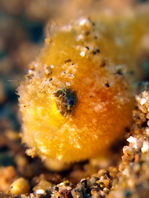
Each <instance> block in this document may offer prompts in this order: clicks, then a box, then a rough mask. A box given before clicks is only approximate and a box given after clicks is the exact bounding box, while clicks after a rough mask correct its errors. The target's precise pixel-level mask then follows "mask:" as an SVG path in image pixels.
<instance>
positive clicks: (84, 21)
mask: <svg viewBox="0 0 149 198" xmlns="http://www.w3.org/2000/svg"><path fill="white" fill-rule="evenodd" d="M147 35H149V28H148V21H147V20H146V18H145V17H144V16H143V15H139V14H134V15H130V16H127V15H123V14H121V15H114V16H109V15H102V14H101V15H100V14H99V15H96V16H92V15H91V16H90V17H82V18H80V19H79V20H76V21H74V22H72V23H71V24H68V25H63V26H61V27H58V28H55V31H53V33H52V35H50V36H49V37H48V38H46V39H45V46H44V48H43V50H42V51H41V53H40V55H39V56H38V57H37V59H36V60H35V61H33V62H32V63H31V64H30V66H29V70H28V74H27V76H26V79H25V80H24V81H23V82H21V84H20V86H19V88H18V94H19V96H20V97H19V104H20V110H21V114H22V122H23V127H22V128H23V135H22V136H23V142H24V143H26V144H27V145H28V147H29V148H31V150H32V151H34V154H37V155H38V156H40V157H41V158H42V159H43V160H53V161H56V162H62V163H63V162H64V163H72V162H77V161H82V160H86V159H90V158H92V157H95V156H98V155H100V153H104V151H105V150H106V149H107V148H109V147H110V145H111V144H112V143H113V142H115V141H117V140H118V139H119V138H120V137H122V136H124V134H125V133H126V130H125V129H126V128H127V127H129V126H130V124H131V122H132V110H133V109H134V106H135V100H134V82H135V81H136V78H137V76H138V75H139V73H140V71H139V69H138V68H137V67H138V62H139V61H138V58H139V57H141V54H142V53H140V51H141V52H142V51H143V50H144V49H143V44H142V43H143V39H144V38H145V37H147Z"/></svg>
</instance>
